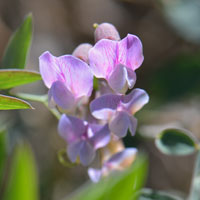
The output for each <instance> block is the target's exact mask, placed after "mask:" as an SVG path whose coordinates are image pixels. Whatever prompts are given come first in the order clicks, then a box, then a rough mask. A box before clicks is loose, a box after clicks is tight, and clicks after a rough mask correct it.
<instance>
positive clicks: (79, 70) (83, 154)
mask: <svg viewBox="0 0 200 200" xmlns="http://www.w3.org/2000/svg"><path fill="white" fill-rule="evenodd" d="M95 28H96V29H95V33H94V36H95V45H94V46H93V45H91V44H86V43H84V44H81V45H79V46H78V47H77V48H76V49H75V50H74V52H73V53H72V55H64V56H60V57H55V56H53V55H52V54H51V53H49V52H44V53H43V54H42V55H41V56H40V58H39V64H40V73H41V75H42V78H43V81H44V83H45V85H46V86H47V87H48V88H49V92H48V98H49V106H50V107H56V108H57V109H58V110H59V111H60V112H61V113H62V116H61V118H60V120H59V125H58V131H59V134H60V136H61V137H62V138H63V139H64V140H65V141H66V142H67V154H68V157H69V159H70V160H71V162H80V163H82V164H83V165H84V166H88V165H91V164H92V163H93V162H94V160H96V162H99V163H101V167H100V168H99V169H94V168H89V169H88V174H89V176H90V178H91V180H93V181H94V182H97V181H99V179H100V178H101V177H102V176H106V175H107V174H109V173H110V172H111V171H113V170H122V169H124V168H125V167H128V166H129V165H130V164H131V163H132V162H133V160H134V158H135V156H136V153H137V150H136V149H135V148H125V147H124V146H123V143H122V140H121V138H123V137H125V136H126V134H127V132H128V130H129V131H130V133H131V135H134V134H135V131H136V127H137V119H136V118H135V117H134V114H135V113H136V112H137V111H138V110H140V109H141V108H142V107H143V106H144V105H145V104H146V103H148V101H149V97H148V94H147V93H146V92H145V91H144V90H142V89H138V88H137V89H133V90H132V91H131V92H129V93H128V94H126V93H127V90H128V89H132V88H133V87H134V84H135V82H136V73H135V70H136V69H137V68H139V67H140V66H141V64H142V62H143V59H144V57H143V52H142V43H141V41H140V39H139V38H138V37H137V36H135V35H132V34H128V35H127V36H126V37H125V38H123V39H120V36H119V33H118V31H117V30H116V28H115V27H114V26H113V25H112V24H109V23H103V24H100V25H96V27H95ZM94 77H95V79H96V80H98V86H99V87H98V88H99V89H98V90H94V89H93V82H94V81H93V79H94ZM96 80H95V81H96ZM97 155H99V156H97ZM95 158H96V159H95Z"/></svg>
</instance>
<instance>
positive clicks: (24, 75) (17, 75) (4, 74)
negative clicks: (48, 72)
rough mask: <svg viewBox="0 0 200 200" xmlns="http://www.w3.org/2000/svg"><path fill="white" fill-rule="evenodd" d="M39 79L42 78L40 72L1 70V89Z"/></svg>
mask: <svg viewBox="0 0 200 200" xmlns="http://www.w3.org/2000/svg"><path fill="white" fill-rule="evenodd" d="M37 80H41V76H40V74H39V73H38V72H34V71H29V70H17V69H12V70H0V89H9V88H12V87H16V86H19V85H24V84H27V83H32V82H34V81H37Z"/></svg>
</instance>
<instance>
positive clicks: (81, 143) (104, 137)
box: [58, 114, 110, 165]
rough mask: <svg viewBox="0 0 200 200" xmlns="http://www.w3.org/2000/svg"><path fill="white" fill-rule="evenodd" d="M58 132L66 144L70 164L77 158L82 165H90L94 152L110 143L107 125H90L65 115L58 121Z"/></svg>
mask: <svg viewBox="0 0 200 200" xmlns="http://www.w3.org/2000/svg"><path fill="white" fill-rule="evenodd" d="M58 131H59V134H60V135H61V137H63V138H64V139H65V140H66V142H67V154H68V156H69V159H70V160H71V162H75V161H76V159H77V157H78V156H79V157H80V162H81V163H82V164H83V165H88V164H90V163H91V162H92V161H93V159H94V158H95V154H96V153H95V152H96V150H97V149H99V148H102V147H104V146H106V145H107V144H108V143H109V141H110V131H109V128H108V125H98V124H90V123H88V122H87V121H83V120H81V119H79V118H76V117H72V116H67V115H65V114H63V115H62V117H61V119H60V121H59V125H58Z"/></svg>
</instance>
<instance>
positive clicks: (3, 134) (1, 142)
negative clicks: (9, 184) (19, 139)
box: [0, 127, 8, 186]
mask: <svg viewBox="0 0 200 200" xmlns="http://www.w3.org/2000/svg"><path fill="white" fill-rule="evenodd" d="M0 128H1V130H0V186H2V180H3V178H4V171H5V162H6V159H7V145H8V144H7V131H6V129H5V128H2V127H0Z"/></svg>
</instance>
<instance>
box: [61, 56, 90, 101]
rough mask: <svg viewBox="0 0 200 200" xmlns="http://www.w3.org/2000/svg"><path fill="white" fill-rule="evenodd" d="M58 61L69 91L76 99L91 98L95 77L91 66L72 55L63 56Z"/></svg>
mask: <svg viewBox="0 0 200 200" xmlns="http://www.w3.org/2000/svg"><path fill="white" fill-rule="evenodd" d="M58 59H59V64H60V68H62V76H63V79H64V80H65V85H66V87H67V88H68V90H70V91H71V92H72V93H73V94H74V95H75V97H76V98H79V97H82V96H90V95H91V92H92V89H93V75H92V73H91V70H90V68H89V66H88V65H87V64H86V63H85V62H83V61H82V60H80V59H78V58H76V57H74V56H71V55H66V56H61V57H59V58H58Z"/></svg>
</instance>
